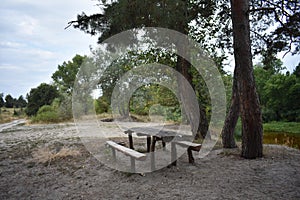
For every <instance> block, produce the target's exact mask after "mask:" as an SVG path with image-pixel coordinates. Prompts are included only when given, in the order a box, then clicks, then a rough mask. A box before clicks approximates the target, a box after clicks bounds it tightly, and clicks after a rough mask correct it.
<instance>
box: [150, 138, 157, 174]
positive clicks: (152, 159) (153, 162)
mask: <svg viewBox="0 0 300 200" xmlns="http://www.w3.org/2000/svg"><path fill="white" fill-rule="evenodd" d="M156 139H157V138H156V136H153V138H152V142H151V152H150V155H151V171H154V170H155V144H156Z"/></svg>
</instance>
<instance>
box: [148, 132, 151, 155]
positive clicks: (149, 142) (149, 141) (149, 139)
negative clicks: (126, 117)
mask: <svg viewBox="0 0 300 200" xmlns="http://www.w3.org/2000/svg"><path fill="white" fill-rule="evenodd" d="M150 147H151V136H147V152H148V153H149V152H150Z"/></svg>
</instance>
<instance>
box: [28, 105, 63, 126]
mask: <svg viewBox="0 0 300 200" xmlns="http://www.w3.org/2000/svg"><path fill="white" fill-rule="evenodd" d="M59 121H60V118H59V115H58V113H57V111H56V110H55V109H54V108H53V107H52V106H49V105H45V106H42V107H41V108H40V109H39V110H38V112H37V115H36V116H34V117H32V122H46V123H55V122H59Z"/></svg>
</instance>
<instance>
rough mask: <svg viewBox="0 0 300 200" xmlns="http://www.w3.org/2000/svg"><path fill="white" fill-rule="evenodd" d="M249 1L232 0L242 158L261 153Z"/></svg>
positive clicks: (259, 112) (258, 107)
mask: <svg viewBox="0 0 300 200" xmlns="http://www.w3.org/2000/svg"><path fill="white" fill-rule="evenodd" d="M248 11H249V0H231V14H232V24H233V44H234V58H235V67H236V69H237V75H238V76H237V86H238V95H239V101H240V115H241V119H242V154H241V156H242V157H245V158H257V157H262V155H263V145H262V141H263V129H262V117H261V110H260V105H259V100H258V95H257V92H256V88H255V81H254V75H253V63H252V54H251V43H250V24H249V12H248Z"/></svg>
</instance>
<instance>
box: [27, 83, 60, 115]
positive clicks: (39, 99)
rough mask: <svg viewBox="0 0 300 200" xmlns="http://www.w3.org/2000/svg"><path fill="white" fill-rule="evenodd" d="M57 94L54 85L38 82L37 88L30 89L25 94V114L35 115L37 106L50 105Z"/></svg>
mask: <svg viewBox="0 0 300 200" xmlns="http://www.w3.org/2000/svg"><path fill="white" fill-rule="evenodd" d="M58 96H59V93H58V91H57V89H56V87H55V86H53V85H48V84H46V83H42V84H40V85H39V86H38V87H37V88H33V89H31V90H30V93H29V94H27V100H28V104H27V108H26V111H25V112H26V114H27V115H29V116H32V115H35V114H36V113H37V112H38V110H39V108H40V107H42V106H44V105H50V104H51V103H52V101H53V100H54V99H55V98H57V97H58Z"/></svg>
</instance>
